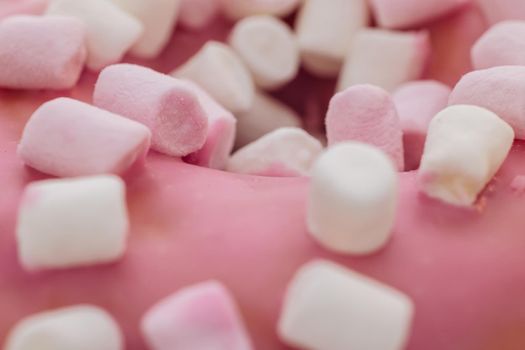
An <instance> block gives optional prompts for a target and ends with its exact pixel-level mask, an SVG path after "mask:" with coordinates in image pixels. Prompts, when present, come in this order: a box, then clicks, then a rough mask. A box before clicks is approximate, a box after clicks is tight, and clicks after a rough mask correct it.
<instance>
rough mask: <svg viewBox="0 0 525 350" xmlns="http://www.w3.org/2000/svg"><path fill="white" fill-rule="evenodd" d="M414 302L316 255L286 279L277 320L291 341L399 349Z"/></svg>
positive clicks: (319, 349)
mask: <svg viewBox="0 0 525 350" xmlns="http://www.w3.org/2000/svg"><path fill="white" fill-rule="evenodd" d="M413 309H414V306H413V303H412V301H411V300H410V299H409V298H408V297H407V296H406V295H405V294H404V293H402V292H400V291H397V290H395V289H393V288H391V287H389V286H387V285H384V284H382V283H380V282H378V281H375V280H372V279H370V278H368V277H366V276H363V275H360V274H358V273H357V272H354V271H352V270H348V269H346V268H344V267H342V266H340V265H336V264H334V263H331V262H328V261H325V260H314V261H312V262H309V263H307V264H305V265H303V266H302V267H301V268H300V269H299V271H298V272H297V273H296V274H295V276H294V278H293V279H292V281H291V282H290V283H289V284H288V288H287V291H286V295H285V298H284V305H283V308H282V311H281V316H280V319H279V324H278V333H279V336H280V338H281V339H282V340H283V341H284V342H286V343H287V344H289V345H291V346H294V347H300V348H302V349H303V348H304V349H316V350H348V349H370V350H379V349H380V350H401V349H404V346H405V345H406V342H407V338H408V336H409V333H410V328H411V323H412V315H413V312H414V311H413Z"/></svg>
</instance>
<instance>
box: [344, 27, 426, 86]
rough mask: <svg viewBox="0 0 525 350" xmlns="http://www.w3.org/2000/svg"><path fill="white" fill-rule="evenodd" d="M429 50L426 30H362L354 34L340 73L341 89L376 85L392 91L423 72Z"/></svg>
mask: <svg viewBox="0 0 525 350" xmlns="http://www.w3.org/2000/svg"><path fill="white" fill-rule="evenodd" d="M429 52H430V44H429V37H428V33H427V32H426V31H419V32H399V31H387V30H380V29H363V30H361V31H359V32H358V33H357V34H356V35H355V36H354V40H353V44H352V47H351V49H350V50H349V51H348V55H347V57H346V59H345V63H344V66H343V69H342V71H341V74H340V76H339V82H338V89H339V90H343V89H345V88H347V87H349V86H352V85H355V84H374V85H377V86H380V87H382V88H384V89H386V90H388V91H392V90H393V89H395V88H396V87H397V86H398V85H400V84H402V83H404V82H407V81H410V80H416V79H418V78H419V77H420V76H421V75H422V73H423V70H424V68H425V64H426V63H427V59H428V55H429Z"/></svg>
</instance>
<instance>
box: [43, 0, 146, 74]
mask: <svg viewBox="0 0 525 350" xmlns="http://www.w3.org/2000/svg"><path fill="white" fill-rule="evenodd" d="M47 14H48V15H58V16H71V17H75V18H78V19H80V20H81V21H83V22H84V24H85V25H86V28H87V50H88V56H87V60H86V65H87V66H88V68H89V69H91V70H94V71H98V70H100V69H102V68H104V67H105V66H107V65H109V64H113V63H117V62H119V61H120V60H121V59H122V57H123V56H124V54H125V53H126V51H128V49H129V48H130V47H131V46H132V45H133V44H134V43H135V42H136V41H137V39H138V38H139V37H140V35H141V34H142V24H141V23H140V22H139V21H138V20H137V19H135V18H134V17H132V16H130V15H128V14H127V13H126V12H124V11H122V10H121V9H119V8H118V7H117V6H116V5H114V4H113V3H111V2H110V1H109V0H89V1H79V0H52V1H51V3H50V4H49V7H48V9H47Z"/></svg>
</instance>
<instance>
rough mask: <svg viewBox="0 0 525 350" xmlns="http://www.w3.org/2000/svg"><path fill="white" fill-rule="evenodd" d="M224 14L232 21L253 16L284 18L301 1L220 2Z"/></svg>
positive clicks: (226, 0) (257, 0)
mask: <svg viewBox="0 0 525 350" xmlns="http://www.w3.org/2000/svg"><path fill="white" fill-rule="evenodd" d="M220 1H221V5H222V10H223V12H224V14H225V15H226V16H227V17H229V18H230V19H233V20H238V19H241V18H243V17H248V16H253V15H272V16H278V17H285V16H287V15H289V14H291V13H292V12H293V11H294V10H295V9H296V8H297V6H299V4H300V3H301V1H302V0H220Z"/></svg>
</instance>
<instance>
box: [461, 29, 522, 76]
mask: <svg viewBox="0 0 525 350" xmlns="http://www.w3.org/2000/svg"><path fill="white" fill-rule="evenodd" d="M471 56H472V65H473V66H474V68H475V69H484V68H490V67H496V66H506V65H509V66H512V65H519V66H525V22H524V21H505V22H501V23H498V24H496V25H494V26H492V27H491V28H490V29H489V30H488V31H487V32H485V34H483V36H481V38H479V39H478V41H477V42H476V44H474V46H473V47H472V51H471Z"/></svg>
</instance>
